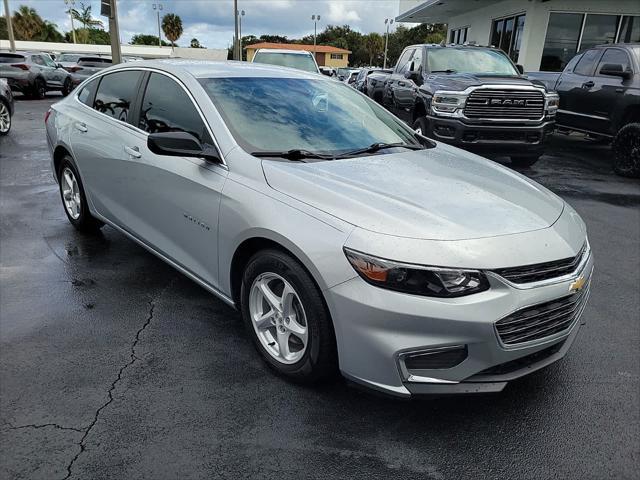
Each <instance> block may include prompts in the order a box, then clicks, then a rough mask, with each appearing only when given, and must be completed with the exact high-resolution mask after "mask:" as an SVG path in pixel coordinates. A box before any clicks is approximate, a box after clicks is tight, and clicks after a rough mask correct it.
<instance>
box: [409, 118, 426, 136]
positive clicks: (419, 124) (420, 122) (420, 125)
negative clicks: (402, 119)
mask: <svg viewBox="0 0 640 480" xmlns="http://www.w3.org/2000/svg"><path fill="white" fill-rule="evenodd" d="M413 129H414V130H415V132H416V133H417V134H418V135H422V136H423V137H426V136H427V132H428V131H429V123H428V122H427V118H426V117H420V118H418V119H417V120H416V121H415V122H413Z"/></svg>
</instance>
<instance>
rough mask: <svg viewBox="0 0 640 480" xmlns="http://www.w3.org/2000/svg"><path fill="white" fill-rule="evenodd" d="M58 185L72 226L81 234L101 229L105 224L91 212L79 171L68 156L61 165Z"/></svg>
mask: <svg viewBox="0 0 640 480" xmlns="http://www.w3.org/2000/svg"><path fill="white" fill-rule="evenodd" d="M58 184H59V187H60V198H61V199H62V205H63V206H64V211H65V213H66V214H67V218H68V219H69V222H71V225H73V226H74V227H75V228H76V229H78V230H80V231H81V232H95V231H97V230H98V229H100V227H102V225H103V223H102V222H101V221H99V220H98V219H96V218H95V217H93V216H92V215H91V212H89V206H88V205H87V196H86V194H85V192H84V187H83V186H82V180H80V175H79V174H78V170H77V169H76V167H75V165H74V164H73V162H72V161H71V158H70V157H68V156H66V157H65V158H64V159H63V160H62V162H61V163H60V169H59V171H58Z"/></svg>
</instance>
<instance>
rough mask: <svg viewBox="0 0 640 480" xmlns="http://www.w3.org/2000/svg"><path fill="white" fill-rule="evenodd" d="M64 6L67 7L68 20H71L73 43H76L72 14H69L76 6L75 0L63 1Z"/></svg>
mask: <svg viewBox="0 0 640 480" xmlns="http://www.w3.org/2000/svg"><path fill="white" fill-rule="evenodd" d="M64 4H65V5H67V6H68V7H69V10H68V12H69V19H70V20H71V34H72V35H73V43H76V29H75V27H74V26H73V13H72V12H71V10H73V7H74V6H75V4H76V0H64Z"/></svg>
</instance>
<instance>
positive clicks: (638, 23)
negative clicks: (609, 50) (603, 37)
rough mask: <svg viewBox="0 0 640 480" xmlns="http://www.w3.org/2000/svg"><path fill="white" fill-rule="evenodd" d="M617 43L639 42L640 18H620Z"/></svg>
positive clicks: (631, 16)
mask: <svg viewBox="0 0 640 480" xmlns="http://www.w3.org/2000/svg"><path fill="white" fill-rule="evenodd" d="M618 42H625V43H631V42H640V16H636V15H625V16H624V17H622V24H621V25H620V33H619V34H618Z"/></svg>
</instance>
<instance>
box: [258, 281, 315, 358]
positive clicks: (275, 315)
mask: <svg viewBox="0 0 640 480" xmlns="http://www.w3.org/2000/svg"><path fill="white" fill-rule="evenodd" d="M249 314H250V316H251V323H252V325H253V328H254V330H255V332H256V335H257V336H258V339H259V340H260V343H261V344H262V346H263V347H264V349H265V350H266V351H267V352H268V353H269V355H271V356H272V357H273V358H275V359H276V360H277V361H278V362H280V363H283V364H287V365H290V364H293V363H296V362H297V361H299V360H300V359H301V358H302V356H303V355H304V353H305V351H306V349H307V345H308V341H309V328H308V324H307V317H306V314H305V312H304V308H303V306H302V302H301V301H300V297H299V296H298V294H297V293H296V291H295V289H294V288H293V286H292V285H291V284H290V283H289V282H288V281H287V280H285V279H284V278H283V277H281V276H280V275H278V274H276V273H271V272H267V273H262V274H260V275H258V276H257V277H256V279H255V280H254V281H253V285H252V286H251V290H250V293H249Z"/></svg>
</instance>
